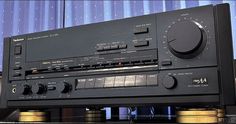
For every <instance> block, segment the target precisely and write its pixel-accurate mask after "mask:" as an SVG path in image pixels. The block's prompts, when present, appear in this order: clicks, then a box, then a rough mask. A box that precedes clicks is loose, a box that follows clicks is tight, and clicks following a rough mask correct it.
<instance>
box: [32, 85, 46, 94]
mask: <svg viewBox="0 0 236 124" xmlns="http://www.w3.org/2000/svg"><path fill="white" fill-rule="evenodd" d="M32 91H33V93H36V94H43V93H45V92H46V91H47V87H46V86H45V85H43V84H36V85H33V86H32Z"/></svg>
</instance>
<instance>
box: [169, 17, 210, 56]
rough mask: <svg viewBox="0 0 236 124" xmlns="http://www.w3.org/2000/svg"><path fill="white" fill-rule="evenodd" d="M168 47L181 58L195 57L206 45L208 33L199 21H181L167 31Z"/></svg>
mask: <svg viewBox="0 0 236 124" xmlns="http://www.w3.org/2000/svg"><path fill="white" fill-rule="evenodd" d="M167 42H168V48H169V50H170V51H171V53H173V54H174V55H175V56H177V57H179V58H185V59H189V58H193V57H195V56H197V55H198V54H199V53H201V52H202V50H203V49H204V47H205V45H206V33H205V31H204V30H203V28H202V27H201V25H199V24H198V23H197V22H193V21H187V20H186V21H181V22H178V23H176V24H174V25H172V26H171V28H170V29H169V30H168V33H167Z"/></svg>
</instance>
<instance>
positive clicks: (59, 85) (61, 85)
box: [56, 82, 72, 93]
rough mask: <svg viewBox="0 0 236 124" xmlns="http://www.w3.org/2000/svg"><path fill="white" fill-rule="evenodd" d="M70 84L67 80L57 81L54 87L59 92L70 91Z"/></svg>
mask: <svg viewBox="0 0 236 124" xmlns="http://www.w3.org/2000/svg"><path fill="white" fill-rule="evenodd" d="M71 87H72V86H71V85H70V84H69V83H67V82H58V83H57V84H56V89H57V90H58V91H59V92H61V93H68V92H70V91H71Z"/></svg>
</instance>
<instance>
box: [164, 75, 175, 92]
mask: <svg viewBox="0 0 236 124" xmlns="http://www.w3.org/2000/svg"><path fill="white" fill-rule="evenodd" d="M162 84H163V86H164V87H165V88H166V89H173V88H175V87H176V85H177V79H176V78H175V77H174V76H171V75H167V76H165V77H164V79H163V81H162Z"/></svg>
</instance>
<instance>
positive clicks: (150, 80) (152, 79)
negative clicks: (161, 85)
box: [147, 74, 158, 85]
mask: <svg viewBox="0 0 236 124" xmlns="http://www.w3.org/2000/svg"><path fill="white" fill-rule="evenodd" d="M147 85H158V81H157V74H151V75H147Z"/></svg>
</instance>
